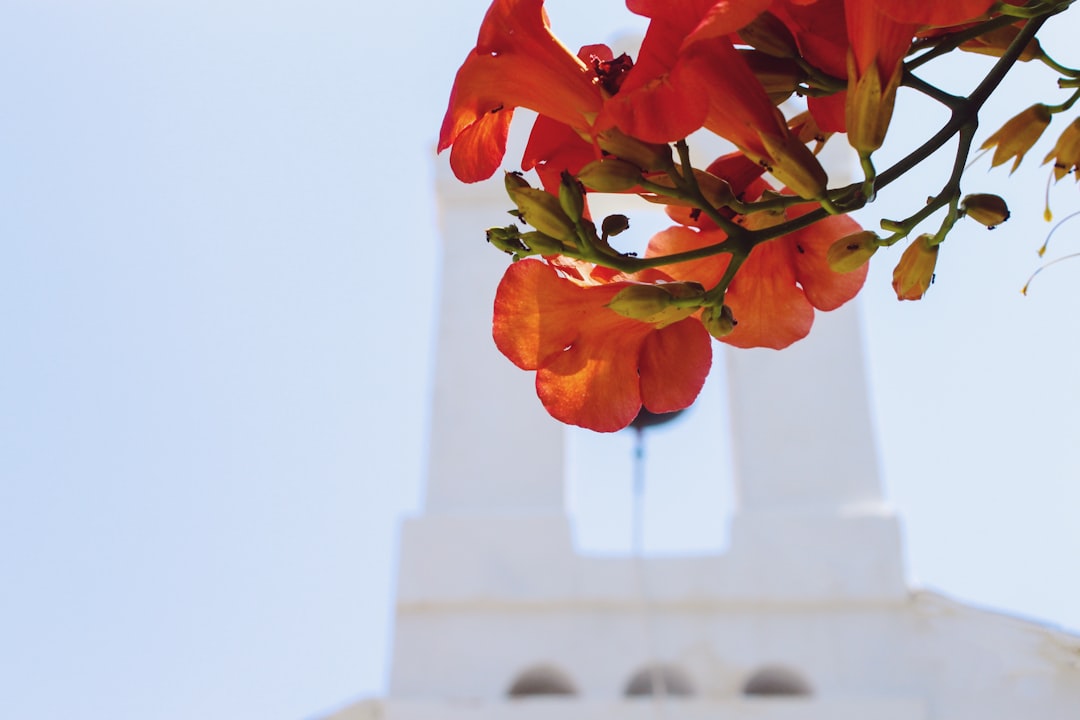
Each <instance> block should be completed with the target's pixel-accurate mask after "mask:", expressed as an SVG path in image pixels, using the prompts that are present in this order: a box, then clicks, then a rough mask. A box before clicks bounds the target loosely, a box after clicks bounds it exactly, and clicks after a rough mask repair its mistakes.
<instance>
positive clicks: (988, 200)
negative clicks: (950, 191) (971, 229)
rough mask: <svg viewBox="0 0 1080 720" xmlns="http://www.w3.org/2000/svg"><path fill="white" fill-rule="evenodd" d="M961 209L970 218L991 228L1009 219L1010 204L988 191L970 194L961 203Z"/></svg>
mask: <svg viewBox="0 0 1080 720" xmlns="http://www.w3.org/2000/svg"><path fill="white" fill-rule="evenodd" d="M960 209H961V210H963V211H964V213H966V214H967V216H968V217H969V218H971V219H972V220H974V221H976V222H980V223H982V224H983V225H985V226H986V227H988V228H990V229H991V230H993V229H994V228H995V227H997V226H998V225H1000V224H1001V223H1003V222H1005V221H1006V220H1008V219H1009V206H1008V205H1006V204H1005V200H1004V199H1002V198H1000V197H998V196H997V195H990V194H988V193H976V194H974V195H968V196H967V197H965V198H964V200H963V202H962V203H960Z"/></svg>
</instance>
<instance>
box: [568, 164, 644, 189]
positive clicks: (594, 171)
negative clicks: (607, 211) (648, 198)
mask: <svg viewBox="0 0 1080 720" xmlns="http://www.w3.org/2000/svg"><path fill="white" fill-rule="evenodd" d="M577 177H578V180H580V181H581V182H582V183H583V184H584V185H585V187H587V188H589V189H590V190H596V191H597V192H609V193H617V192H625V191H627V190H630V189H632V188H634V187H636V186H637V185H638V184H639V183H640V182H641V168H639V167H638V166H637V165H635V164H634V163H632V162H628V161H626V160H620V159H619V158H604V159H603V160H593V161H592V162H591V163H589V164H588V165H586V166H585V167H583V168H581V172H579V173H578V176H577Z"/></svg>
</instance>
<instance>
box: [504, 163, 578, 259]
mask: <svg viewBox="0 0 1080 720" xmlns="http://www.w3.org/2000/svg"><path fill="white" fill-rule="evenodd" d="M518 177H519V176H517V175H514V174H513V173H507V174H506V189H507V192H508V193H509V195H510V199H511V200H513V201H514V204H515V205H517V210H518V216H519V217H520V218H521V219H522V220H524V221H525V222H527V223H529V224H530V225H532V226H533V227H534V228H536V229H537V230H539V231H540V232H542V233H544V234H545V235H548V236H550V237H553V238H555V239H556V240H560V241H562V242H564V243H567V244H568V245H577V231H576V229H575V228H574V222H573V220H571V219H570V218H569V217H568V216H567V214H566V213H565V212H563V209H562V206H561V203H560V202H559V198H557V197H555V196H554V195H552V194H551V193H549V192H547V191H545V190H540V189H539V188H533V187H529V186H528V184H527V183H526V184H525V186H524V187H522V186H521V185H520V184H518V182H517V180H512V179H511V178H518ZM522 182H524V181H522Z"/></svg>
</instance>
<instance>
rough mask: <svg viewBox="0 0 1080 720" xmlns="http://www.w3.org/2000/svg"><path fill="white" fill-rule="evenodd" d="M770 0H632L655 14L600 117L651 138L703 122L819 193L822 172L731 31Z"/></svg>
mask: <svg viewBox="0 0 1080 720" xmlns="http://www.w3.org/2000/svg"><path fill="white" fill-rule="evenodd" d="M770 2H771V0H748V1H747V2H742V3H735V2H731V1H730V0H727V1H726V2H715V1H713V0H630V1H629V2H628V3H627V4H628V6H629V7H630V9H631V10H632V11H633V12H636V13H639V14H641V15H645V16H647V17H649V18H650V23H649V29H648V31H647V32H646V35H645V40H644V41H643V43H642V46H641V52H640V54H639V57H638V60H637V63H636V64H635V65H634V68H633V70H631V71H630V72H629V73H628V75H627V77H626V79H625V82H624V83H623V85H622V88H621V89H620V91H619V94H618V95H617V96H615V97H614V98H612V99H610V100H609V101H608V102H607V103H606V104H605V107H604V110H603V112H602V114H601V120H600V122H601V124H605V125H606V124H612V125H615V126H618V127H619V128H620V129H621V130H623V131H624V132H626V133H628V134H630V135H633V136H635V137H638V138H641V139H643V140H648V141H650V142H671V141H674V140H679V139H682V138H684V137H686V136H687V135H689V134H691V133H693V132H694V131H696V130H698V129H700V128H701V127H705V128H708V129H709V130H711V131H712V132H714V133H716V134H718V135H720V136H721V137H724V138H726V139H728V140H730V141H731V142H733V143H735V145H737V146H738V147H739V149H740V150H742V151H743V152H744V153H746V154H747V155H748V156H750V157H751V158H753V159H754V161H755V162H760V163H762V164H764V165H766V166H768V167H769V169H770V170H771V171H772V172H773V174H774V175H776V176H777V177H778V178H780V179H781V180H782V181H783V182H784V183H785V184H787V185H788V186H789V187H791V188H792V189H793V190H794V191H795V192H797V193H799V194H800V195H802V196H804V197H818V196H820V194H821V193H822V192H823V190H824V187H825V181H826V177H825V173H824V171H823V170H822V169H821V166H820V165H819V164H818V162H817V160H816V159H815V158H814V157H813V154H812V153H811V152H810V151H809V150H808V149H807V148H806V146H804V145H802V144H801V143H799V142H798V140H797V139H795V138H793V137H792V135H791V133H790V132H789V131H788V128H787V125H786V124H785V122H784V119H783V116H782V115H781V114H780V113H779V112H778V111H777V110H776V108H775V107H774V106H773V103H772V101H771V100H770V99H769V96H768V93H767V92H766V91H765V88H764V87H762V85H761V82H760V81H759V80H758V79H757V78H756V77H755V76H754V73H753V72H752V71H751V70H750V68H749V67H748V66H747V64H746V61H745V60H744V59H743V58H742V56H741V55H740V54H739V53H738V51H736V50H735V47H734V45H733V44H732V40H731V37H730V36H731V34H732V33H735V32H736V31H738V30H739V29H740V28H741V27H743V26H745V25H746V24H747V23H748V22H750V21H751V20H753V19H754V18H755V17H756V16H757V15H758V14H759V13H760V12H761V11H762V10H763V9H764V8H765V7H767V6H768V5H769V4H770Z"/></svg>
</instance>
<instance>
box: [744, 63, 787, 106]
mask: <svg viewBox="0 0 1080 720" xmlns="http://www.w3.org/2000/svg"><path fill="white" fill-rule="evenodd" d="M739 54H740V55H742V58H743V60H745V61H746V64H747V66H748V67H749V68H750V71H751V72H752V73H754V77H756V78H757V79H758V82H760V83H761V86H762V87H763V88H765V92H766V93H767V94H768V95H769V99H770V100H772V103H773V105H779V104H780V103H782V102H783V101H785V100H787V99H788V98H789V97H791V94H792V93H793V92H795V89H796V87H798V84H799V81H800V80H802V79H803V71H802V69H800V68H799V65H798V63H796V62H795V61H794V60H788V59H785V58H778V57H773V56H772V55H766V54H765V53H763V52H761V51H759V50H740V51H739Z"/></svg>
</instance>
